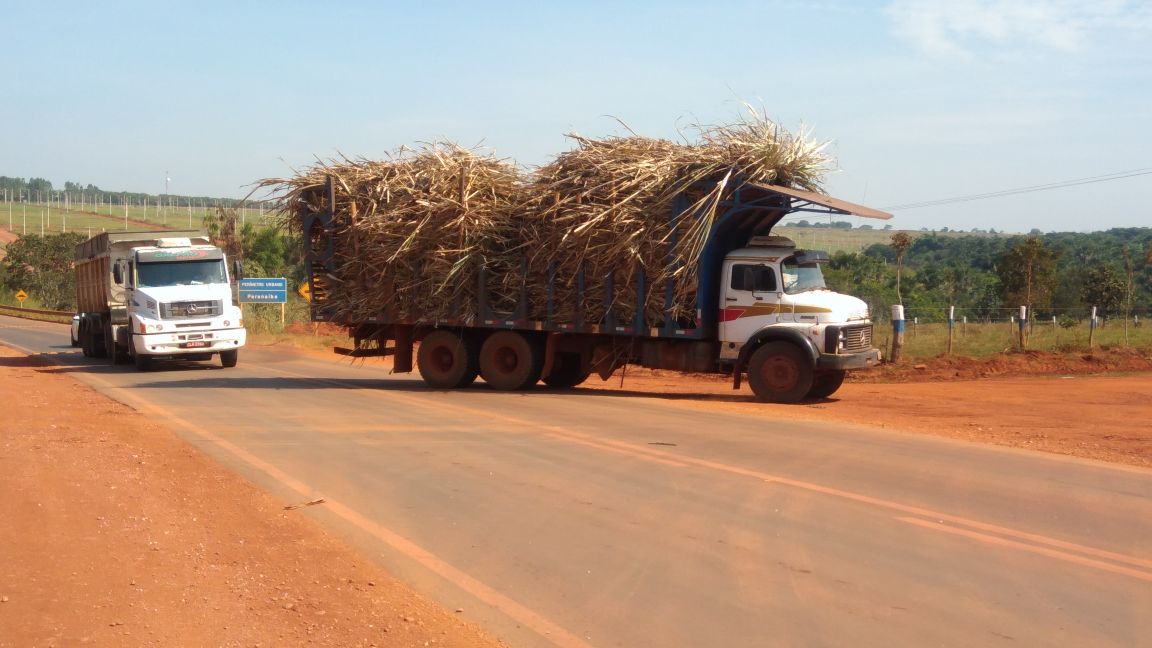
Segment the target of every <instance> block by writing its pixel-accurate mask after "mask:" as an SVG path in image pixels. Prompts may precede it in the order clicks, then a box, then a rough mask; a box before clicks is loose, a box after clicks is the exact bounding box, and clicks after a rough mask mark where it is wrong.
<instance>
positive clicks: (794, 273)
mask: <svg viewBox="0 0 1152 648" xmlns="http://www.w3.org/2000/svg"><path fill="white" fill-rule="evenodd" d="M780 274H781V275H782V276H783V278H784V292H786V293H800V292H806V291H809V290H827V289H828V286H827V285H825V284H824V273H823V272H822V271H821V270H820V264H819V263H796V259H795V257H793V258H791V259H785V260H784V263H781V264H780Z"/></svg>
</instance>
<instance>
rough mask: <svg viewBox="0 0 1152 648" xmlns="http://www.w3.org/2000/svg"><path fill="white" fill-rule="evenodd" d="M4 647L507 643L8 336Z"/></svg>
mask: <svg viewBox="0 0 1152 648" xmlns="http://www.w3.org/2000/svg"><path fill="white" fill-rule="evenodd" d="M0 393H3V394H6V395H8V397H6V398H5V399H4V403H5V404H4V416H3V419H2V422H0V487H2V488H3V491H4V496H3V497H0V520H3V523H2V524H0V547H2V548H3V551H0V646H4V647H9V646H11V647H13V648H15V647H25V646H75V645H81V644H83V645H93V646H152V645H156V646H168V645H187V646H208V645H218V646H258V645H259V646H299V645H305V644H316V645H323V646H459V647H462V648H480V647H496V646H500V645H502V644H500V643H499V642H496V641H494V640H492V639H489V638H487V637H485V636H483V635H482V634H481V632H480V631H479V630H478V629H477V628H475V627H472V626H470V625H468V624H466V623H464V622H462V621H461V620H460V619H458V618H456V617H455V616H454V615H453V614H452V613H450V612H446V611H444V610H442V609H440V608H439V607H437V606H435V605H433V604H432V603H430V602H428V601H427V600H425V599H422V598H420V597H419V596H417V595H415V594H414V593H412V592H411V591H409V590H408V589H406V588H405V587H403V586H401V585H400V584H398V583H397V582H396V581H394V580H393V579H392V578H391V577H390V576H389V575H388V574H386V573H384V572H383V571H382V570H381V569H380V568H377V567H375V566H373V565H372V564H370V563H368V562H367V561H364V560H362V559H361V558H360V557H359V556H357V555H356V554H355V553H353V552H352V551H351V550H350V549H348V548H347V547H346V546H345V545H344V544H342V543H341V542H339V541H338V540H336V539H335V538H333V537H331V536H329V535H328V534H327V533H326V532H324V531H323V530H322V529H321V528H320V527H319V525H317V524H315V523H313V522H312V521H310V520H309V519H307V518H304V517H302V515H301V511H300V510H285V509H284V506H283V504H282V503H280V502H277V501H275V500H274V499H273V498H272V497H270V496H268V495H266V494H265V493H263V492H262V491H260V490H258V489H256V488H255V487H254V486H253V485H251V484H250V483H248V482H246V481H244V480H243V479H241V478H240V477H239V476H236V475H234V474H233V473H231V472H229V471H228V470H226V469H225V468H223V467H222V466H220V465H219V464H217V463H215V462H213V461H212V460H210V459H208V458H207V457H206V456H204V455H203V454H201V453H200V452H199V451H197V450H195V449H194V448H193V447H192V446H190V445H188V444H187V443H184V442H183V441H181V440H179V439H177V438H176V437H175V436H173V435H172V434H171V433H170V432H168V431H167V430H165V429H164V428H162V427H159V426H157V425H154V424H152V423H151V422H149V421H147V420H146V419H145V418H144V417H143V416H141V415H140V414H138V413H136V412H135V411H133V410H131V409H130V408H128V407H126V406H124V405H121V404H119V403H116V402H114V401H111V400H109V399H107V398H105V397H104V396H102V395H100V394H98V393H96V392H94V391H92V390H90V389H88V388H87V387H85V386H83V385H82V384H80V383H79V382H77V381H76V380H74V379H72V378H70V377H67V376H66V375H63V374H60V373H57V372H56V371H55V370H54V369H53V368H49V367H44V366H42V365H40V364H37V363H36V362H35V361H33V360H31V359H29V358H26V357H24V356H22V355H20V354H18V353H16V352H14V351H12V350H10V349H8V348H6V347H2V346H0Z"/></svg>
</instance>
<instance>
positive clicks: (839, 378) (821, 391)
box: [808, 370, 848, 398]
mask: <svg viewBox="0 0 1152 648" xmlns="http://www.w3.org/2000/svg"><path fill="white" fill-rule="evenodd" d="M847 374H848V372H847V371H843V370H841V371H821V372H820V373H818V374H816V377H815V379H813V380H812V389H809V390H808V398H828V397H829V396H831V395H832V394H835V393H836V390H837V389H840V385H843V384H844V376H846V375H847Z"/></svg>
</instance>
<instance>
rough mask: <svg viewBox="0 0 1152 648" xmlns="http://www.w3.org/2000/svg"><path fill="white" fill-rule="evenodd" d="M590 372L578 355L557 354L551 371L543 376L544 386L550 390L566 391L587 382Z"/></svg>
mask: <svg viewBox="0 0 1152 648" xmlns="http://www.w3.org/2000/svg"><path fill="white" fill-rule="evenodd" d="M590 375H592V372H591V371H589V370H588V369H587V368H585V367H584V366H583V363H582V362H581V358H580V354H579V353H557V354H556V357H555V359H554V360H553V363H552V371H551V372H549V373H548V375H547V376H544V378H543V380H544V384H545V385H548V386H549V387H551V388H552V389H568V388H570V387H575V386H576V385H579V384H580V383H582V382H584V381H585V380H588V376H590Z"/></svg>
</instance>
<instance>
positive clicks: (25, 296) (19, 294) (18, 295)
mask: <svg viewBox="0 0 1152 648" xmlns="http://www.w3.org/2000/svg"><path fill="white" fill-rule="evenodd" d="M25 299H28V293H26V292H24V291H23V290H17V291H16V301H18V302H20V303H21V304H23V303H24V300H25Z"/></svg>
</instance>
